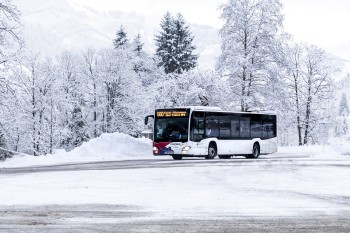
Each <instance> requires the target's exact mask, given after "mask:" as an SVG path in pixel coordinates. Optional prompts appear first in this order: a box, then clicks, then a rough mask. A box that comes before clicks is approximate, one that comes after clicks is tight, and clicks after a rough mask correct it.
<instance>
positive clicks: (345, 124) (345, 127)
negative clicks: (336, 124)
mask: <svg viewBox="0 0 350 233" xmlns="http://www.w3.org/2000/svg"><path fill="white" fill-rule="evenodd" d="M348 129H349V127H348V123H347V122H346V118H345V117H344V119H343V124H342V131H343V132H342V133H343V135H346V134H347V133H348Z"/></svg>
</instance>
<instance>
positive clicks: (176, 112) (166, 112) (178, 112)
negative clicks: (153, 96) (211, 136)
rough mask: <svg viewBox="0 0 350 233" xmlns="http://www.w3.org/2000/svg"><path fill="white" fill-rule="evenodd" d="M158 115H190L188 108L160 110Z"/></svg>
mask: <svg viewBox="0 0 350 233" xmlns="http://www.w3.org/2000/svg"><path fill="white" fill-rule="evenodd" d="M157 117H188V111H187V110H159V111H157Z"/></svg>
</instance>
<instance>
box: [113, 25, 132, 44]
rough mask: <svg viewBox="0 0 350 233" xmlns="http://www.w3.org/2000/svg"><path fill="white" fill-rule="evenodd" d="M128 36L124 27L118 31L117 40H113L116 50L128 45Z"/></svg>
mask: <svg viewBox="0 0 350 233" xmlns="http://www.w3.org/2000/svg"><path fill="white" fill-rule="evenodd" d="M128 41H129V40H128V38H127V34H126V32H125V29H124V27H123V26H120V28H119V30H118V31H117V34H116V38H115V39H114V40H113V45H114V48H119V47H120V46H123V45H125V44H126V43H128Z"/></svg>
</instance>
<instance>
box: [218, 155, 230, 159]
mask: <svg viewBox="0 0 350 233" xmlns="http://www.w3.org/2000/svg"><path fill="white" fill-rule="evenodd" d="M219 158H220V159H230V158H231V155H219Z"/></svg>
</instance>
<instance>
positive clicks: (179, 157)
mask: <svg viewBox="0 0 350 233" xmlns="http://www.w3.org/2000/svg"><path fill="white" fill-rule="evenodd" d="M172 157H173V159H174V160H181V159H182V156H181V155H173V156H172Z"/></svg>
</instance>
